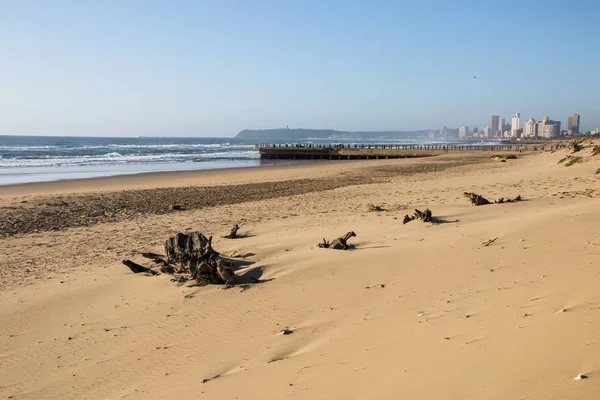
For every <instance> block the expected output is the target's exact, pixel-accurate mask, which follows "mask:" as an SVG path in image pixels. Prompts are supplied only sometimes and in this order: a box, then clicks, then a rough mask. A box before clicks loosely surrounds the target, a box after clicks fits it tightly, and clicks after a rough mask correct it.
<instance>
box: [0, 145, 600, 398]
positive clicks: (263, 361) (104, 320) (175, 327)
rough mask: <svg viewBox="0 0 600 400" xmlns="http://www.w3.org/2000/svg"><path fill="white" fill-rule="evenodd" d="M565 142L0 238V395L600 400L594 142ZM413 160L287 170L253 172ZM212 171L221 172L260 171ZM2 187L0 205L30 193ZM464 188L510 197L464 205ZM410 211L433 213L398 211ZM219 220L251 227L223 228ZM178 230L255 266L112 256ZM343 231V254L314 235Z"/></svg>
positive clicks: (322, 171)
mask: <svg viewBox="0 0 600 400" xmlns="http://www.w3.org/2000/svg"><path fill="white" fill-rule="evenodd" d="M565 152H566V150H562V151H559V152H556V153H544V154H536V155H529V156H527V157H522V158H519V159H518V160H510V161H509V162H506V163H499V162H494V161H485V162H477V163H472V164H469V165H458V166H456V165H455V166H453V167H452V168H448V169H433V170H426V171H424V172H422V173H419V174H416V175H415V174H413V175H407V174H394V173H389V171H388V173H387V174H386V175H385V179H378V180H374V181H368V182H366V181H365V182H362V183H361V182H359V183H360V184H352V185H342V186H340V187H337V188H334V189H329V190H323V191H309V192H306V193H300V194H295V195H292V196H283V197H275V198H264V199H259V200H255V201H247V202H242V203H238V204H221V205H217V206H212V207H202V208H198V209H191V210H187V211H183V212H179V213H166V214H152V213H145V214H140V215H133V216H128V217H127V219H123V220H121V221H116V222H101V221H100V222H101V223H97V224H93V225H89V226H83V227H73V228H68V229H61V230H58V231H55V232H38V233H28V234H19V235H16V236H15V235H12V236H9V237H4V238H2V239H0V243H1V245H0V259H1V260H2V261H0V271H1V272H2V277H0V281H1V282H0V283H1V284H2V287H3V291H2V294H1V297H0V310H1V312H0V395H1V396H3V397H4V398H7V397H9V396H12V398H15V399H34V398H35V399H40V398H44V399H84V398H85V399H87V398H89V399H120V398H125V399H149V398H151V399H158V398H164V399H167V398H168V399H171V398H173V399H187V398H189V399H192V398H194V399H196V398H209V399H235V398H238V399H315V398H317V399H330V398H331V399H400V398H407V399H541V398H543V399H596V398H597V397H598V393H600V339H599V336H598V333H600V294H599V293H598V290H597V287H598V286H599V284H600V269H599V267H600V263H599V261H600V256H599V255H600V250H599V248H600V247H599V245H600V231H599V230H598V226H599V224H600V202H599V199H600V198H599V197H600V191H599V189H600V175H595V174H594V172H595V171H596V169H598V168H599V167H600V157H598V158H596V159H594V158H589V159H588V161H587V162H585V163H581V164H576V165H573V166H571V167H565V166H564V165H561V164H558V163H557V162H558V160H559V159H561V158H562V157H564V154H565ZM424 162H426V161H425V160H389V161H383V162H382V163H376V162H365V163H364V164H362V163H360V162H353V163H348V164H344V163H331V164H327V163H323V164H314V165H313V166H301V167H285V168H279V169H277V170H272V171H267V170H265V174H266V175H267V176H266V177H265V180H269V181H277V180H289V179H302V178H315V177H318V178H323V179H331V178H332V177H333V178H335V177H339V176H342V177H344V176H345V177H348V176H350V177H352V176H359V175H360V174H363V175H364V174H367V175H369V172H368V171H369V168H380V167H382V166H385V167H386V168H392V169H394V168H397V167H399V166H408V165H414V163H424ZM434 162H439V161H434ZM365 171H366V172H365ZM219 174H220V176H221V177H222V181H223V182H225V183H226V184H234V183H244V182H248V183H251V182H256V181H257V180H258V179H257V177H256V176H254V175H248V173H247V172H240V171H228V172H219ZM340 174H342V175H340ZM127 179H130V178H127ZM172 179H173V176H170V177H169V182H172ZM190 179H191V178H190ZM212 179H213V178H210V177H202V176H196V177H195V179H194V180H191V181H189V182H188V181H186V184H193V185H200V186H202V185H204V186H206V185H214V184H215V181H214V180H212ZM111 182H113V183H114V182H117V181H111ZM146 183H148V184H149V182H146ZM146 183H144V185H146ZM85 184H86V183H85V182H80V183H79V185H80V187H81V185H85ZM111 184H112V183H111ZM169 185H171V183H169ZM59 186H60V185H59ZM155 186H156V187H159V186H161V182H160V180H159V181H158V182H155ZM146 188H148V187H146ZM11 190H12V192H10V194H7V193H5V196H4V200H3V201H4V202H5V203H4V204H8V205H9V206H10V205H11V204H12V205H13V206H14V204H16V202H17V201H22V199H23V198H24V197H23V196H26V194H27V193H26V192H23V191H21V192H18V190H17V189H14V188H13V189H11ZM27 190H29V189H27ZM39 190H42V189H39ZM43 190H44V191H46V192H43V193H42V192H40V191H35V190H34V191H33V192H32V193H34V194H36V195H45V196H47V195H48V194H49V193H51V188H49V187H47V186H44V189H43ZM92 190H99V189H98V188H97V187H96V188H95V189H94V187H93V186H90V187H89V188H88V191H92ZM102 190H107V188H102ZM464 191H475V192H477V193H481V194H483V195H485V196H486V197H489V198H498V197H503V196H504V197H509V196H510V197H514V196H516V195H518V194H521V195H522V196H523V198H524V199H525V201H522V202H518V203H511V204H494V205H489V206H481V207H473V206H471V205H470V204H469V203H468V202H467V201H466V200H465V199H464V198H463V196H462V193H463V192H464ZM78 192H79V193H83V192H84V191H83V190H81V189H80V190H78ZM61 193H63V194H64V193H65V192H61ZM28 199H29V200H28V201H35V198H33V197H32V198H29V197H28ZM369 204H378V205H382V206H383V208H384V209H386V211H382V212H369V211H368V205H369ZM415 207H417V208H421V209H423V208H430V209H431V210H432V211H433V214H434V216H436V217H437V218H438V223H435V224H426V223H421V222H419V221H414V222H411V223H409V224H406V225H403V224H402V218H403V216H404V214H406V213H410V212H412V210H413V209H414V208H415ZM235 222H237V223H239V224H240V226H241V230H240V232H241V233H248V234H249V235H248V237H247V238H244V239H239V240H227V239H224V238H221V237H220V236H221V235H222V234H224V233H226V232H227V231H228V229H229V227H230V225H232V224H233V223H235ZM192 230H200V231H202V232H204V233H206V234H210V235H215V238H216V239H215V242H214V247H215V248H216V249H217V250H218V251H220V252H221V253H222V254H224V255H227V256H233V257H235V258H236V259H238V260H240V261H244V263H243V264H245V266H243V267H242V268H240V269H239V270H238V271H237V273H238V274H239V275H243V274H253V276H257V277H260V279H261V280H263V281H264V282H263V283H260V284H255V285H251V286H248V287H233V288H230V289H223V288H221V287H217V286H209V287H187V286H177V285H175V284H174V283H173V282H171V281H170V280H169V277H168V276H167V275H160V276H156V277H147V276H141V275H135V274H132V273H131V272H130V271H129V270H128V269H127V268H125V267H124V266H123V265H122V264H121V263H120V261H121V259H123V258H131V259H134V260H138V261H141V260H142V259H141V257H140V255H139V253H140V252H142V251H161V243H162V242H163V240H164V239H165V238H166V237H168V236H169V235H171V234H173V233H175V232H178V231H192ZM349 230H353V231H355V232H356V233H357V237H356V238H352V239H351V242H352V243H355V244H357V249H356V250H352V251H345V252H344V251H334V250H327V249H319V248H317V246H316V244H317V242H319V241H320V240H321V239H322V238H323V237H326V238H328V239H333V238H334V237H336V236H339V235H342V234H344V233H345V232H347V231H349ZM495 237H497V238H498V239H497V240H496V241H495V242H494V243H492V244H491V245H489V246H487V247H486V246H484V245H482V243H483V242H484V241H486V240H488V239H491V238H495ZM26 270H27V271H26ZM284 328H288V329H290V330H292V331H293V333H291V334H289V335H280V334H278V333H279V332H280V331H281V330H283V329H284ZM578 374H585V375H586V376H587V377H588V379H584V380H574V379H573V378H575V377H576V376H577V375H578Z"/></svg>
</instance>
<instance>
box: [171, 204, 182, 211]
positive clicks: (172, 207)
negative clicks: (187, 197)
mask: <svg viewBox="0 0 600 400" xmlns="http://www.w3.org/2000/svg"><path fill="white" fill-rule="evenodd" d="M171 210H173V211H182V210H183V207H182V206H181V204H173V205H171Z"/></svg>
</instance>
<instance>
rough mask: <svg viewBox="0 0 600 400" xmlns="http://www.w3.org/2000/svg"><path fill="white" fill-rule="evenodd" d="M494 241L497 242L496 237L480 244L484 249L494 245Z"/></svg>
mask: <svg viewBox="0 0 600 400" xmlns="http://www.w3.org/2000/svg"><path fill="white" fill-rule="evenodd" d="M496 240H498V238H497V237H495V238H493V239H489V240H486V241H485V242H483V243H481V244H482V245H484V246H485V247H488V246H489V245H490V244H492V243H494V242H495V241H496Z"/></svg>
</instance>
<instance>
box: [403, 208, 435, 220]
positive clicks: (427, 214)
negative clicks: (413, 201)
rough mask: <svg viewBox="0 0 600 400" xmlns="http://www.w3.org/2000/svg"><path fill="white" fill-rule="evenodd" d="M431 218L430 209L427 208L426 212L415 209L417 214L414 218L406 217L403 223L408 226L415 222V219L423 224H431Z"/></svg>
mask: <svg viewBox="0 0 600 400" xmlns="http://www.w3.org/2000/svg"><path fill="white" fill-rule="evenodd" d="M431 218H432V217H431V210H430V209H429V208H427V209H426V210H425V211H421V210H417V209H415V213H414V214H413V215H412V216H410V215H408V214H407V215H405V216H404V220H403V221H402V223H403V224H406V223H408V222H410V221H414V220H415V219H420V220H421V221H423V222H431Z"/></svg>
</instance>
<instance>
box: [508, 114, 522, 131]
mask: <svg viewBox="0 0 600 400" xmlns="http://www.w3.org/2000/svg"><path fill="white" fill-rule="evenodd" d="M520 126H521V114H519V113H516V114H515V116H514V117H513V119H512V125H511V128H510V131H511V136H512V137H517V131H518V130H519V128H520Z"/></svg>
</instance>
